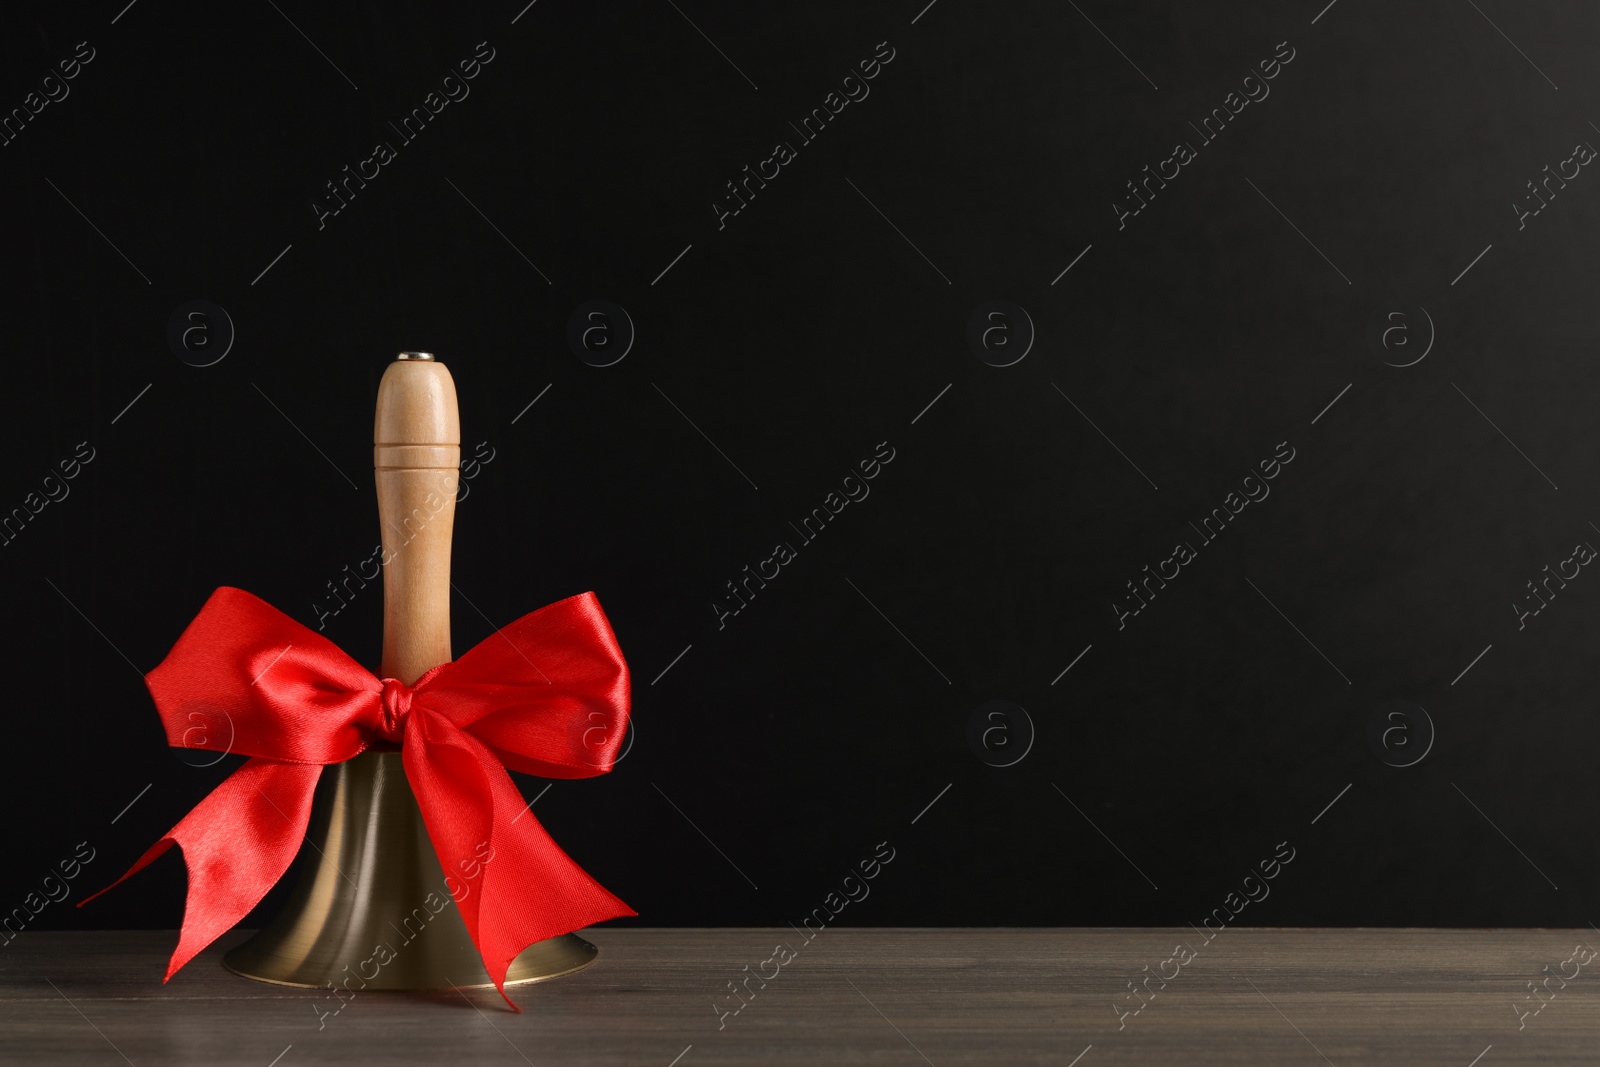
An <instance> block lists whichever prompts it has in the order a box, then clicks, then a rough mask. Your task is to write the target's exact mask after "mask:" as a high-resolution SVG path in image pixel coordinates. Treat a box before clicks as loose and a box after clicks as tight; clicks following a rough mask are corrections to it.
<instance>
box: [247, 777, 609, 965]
mask: <svg viewBox="0 0 1600 1067" xmlns="http://www.w3.org/2000/svg"><path fill="white" fill-rule="evenodd" d="M400 758H401V757H400V753H398V752H365V753H362V754H361V755H359V756H357V757H356V758H355V759H353V760H350V761H348V762H346V763H340V764H337V765H335V766H333V767H329V768H328V769H327V770H325V771H324V772H323V775H322V781H321V782H320V783H319V784H318V786H317V796H316V800H315V801H314V803H313V806H312V811H311V825H310V827H309V831H308V833H307V839H306V845H305V847H304V848H302V849H301V863H302V864H303V866H302V868H301V871H300V877H299V880H298V881H297V882H296V883H295V887H294V890H293V892H292V894H291V895H290V897H289V900H288V901H287V902H286V903H285V904H284V906H283V910H281V911H280V912H279V913H278V915H277V917H276V918H274V919H273V920H272V921H271V922H270V923H269V924H268V925H267V926H266V927H265V928H264V929H262V930H261V932H260V933H258V934H256V935H255V936H254V937H252V938H251V939H250V940H248V941H246V942H245V943H244V944H242V945H240V946H239V947H237V948H235V949H233V950H232V951H231V952H229V953H227V954H226V955H225V956H223V959H222V962H223V964H224V965H225V966H226V967H227V968H228V969H229V970H231V971H233V972H235V973H236V974H242V975H244V976H245V977H246V978H254V979H257V980H258V981H262V982H274V983H277V984H278V985H295V986H318V987H325V986H327V985H329V984H330V983H332V985H334V986H336V987H341V988H348V989H350V990H351V991H352V992H355V991H364V990H369V989H440V988H445V987H448V986H479V985H490V984H491V983H490V981H489V975H488V972H487V971H485V970H484V968H483V961H482V960H481V959H479V957H478V950H477V949H476V948H474V947H473V944H472V939H471V938H470V937H468V936H467V925H466V923H465V922H464V921H462V918H461V912H460V910H459V909H457V907H456V903H455V899H454V897H453V896H452V894H451V886H452V885H454V886H457V887H459V886H460V884H461V883H460V881H459V880H452V881H451V882H446V880H445V877H444V871H443V869H442V868H441V867H440V866H439V859H438V857H437V856H436V855H435V854H434V851H433V845H432V843H431V842H430V841H429V840H428V832H427V829H426V828H425V826H424V825H423V822H422V813H421V812H420V811H419V810H418V809H417V801H416V798H415V796H413V794H412V792H411V786H410V784H409V783H407V782H406V778H405V769H404V768H403V767H402V766H401V764H400ZM456 891H457V892H459V891H460V890H459V888H457V890H456ZM597 952H598V950H597V949H596V948H595V947H594V946H593V945H591V944H590V943H589V942H587V941H585V940H584V939H583V938H581V937H578V936H577V935H576V934H565V935H563V936H561V937H553V938H550V939H549V940H547V941H540V942H537V943H535V944H533V945H529V946H528V948H527V949H525V950H524V951H523V952H522V953H521V955H519V956H518V957H517V958H516V959H515V960H513V961H512V963H511V969H510V970H509V971H508V972H507V973H506V984H507V985H511V984H512V983H514V982H537V981H540V980H542V979H545V978H555V977H558V976H560V975H563V974H569V973H571V972H572V971H576V970H578V969H579V968H580V967H584V966H587V965H588V964H589V963H592V962H593V961H594V958H595V956H596V954H597Z"/></svg>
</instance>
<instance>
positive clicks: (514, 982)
mask: <svg viewBox="0 0 1600 1067" xmlns="http://www.w3.org/2000/svg"><path fill="white" fill-rule="evenodd" d="M558 939H560V940H570V941H575V942H577V943H578V945H581V946H583V948H585V949H588V953H589V954H588V958H587V959H585V960H583V961H582V962H581V963H578V964H575V965H573V966H571V967H567V968H565V969H563V970H559V971H549V972H547V973H544V974H535V975H530V976H528V977H526V978H510V977H508V978H507V979H506V980H505V982H504V984H505V985H506V986H525V985H533V984H534V983H536V982H547V981H549V980H550V979H552V978H564V977H566V976H567V975H569V974H575V973H577V972H578V971H581V970H583V969H584V968H585V967H588V966H590V965H592V964H593V963H594V962H595V961H596V960H598V959H599V958H600V949H599V948H598V947H597V946H596V945H595V944H594V942H592V941H588V940H586V939H585V938H582V937H579V936H578V935H577V934H560V935H557V937H555V938H547V939H546V941H554V940H558ZM546 941H535V942H534V943H533V944H532V945H529V946H528V948H534V947H535V946H538V945H542V944H545V943H546ZM238 947H243V946H238ZM235 951H237V949H229V950H228V951H227V952H225V953H223V955H222V967H223V969H224V970H226V971H228V972H229V973H230V974H236V975H238V976H239V977H240V978H245V979H248V980H250V981H252V982H264V983H266V984H267V985H276V986H285V987H288V988H290V989H326V988H327V984H326V983H323V982H295V981H291V980H289V979H286V978H271V977H268V976H266V975H263V974H252V973H251V972H249V971H245V970H241V969H239V968H238V967H236V966H235V965H234V964H232V963H230V962H229V961H228V957H230V956H232V955H233V954H234V952H235ZM523 951H524V952H526V951H527V949H524V950H523ZM512 966H516V960H515V959H513V960H512ZM508 973H509V972H508ZM493 988H495V984H494V983H493V982H459V983H456V982H452V983H451V984H450V985H416V986H390V987H386V988H369V989H363V990H362V992H363V993H427V992H437V991H439V990H444V989H493Z"/></svg>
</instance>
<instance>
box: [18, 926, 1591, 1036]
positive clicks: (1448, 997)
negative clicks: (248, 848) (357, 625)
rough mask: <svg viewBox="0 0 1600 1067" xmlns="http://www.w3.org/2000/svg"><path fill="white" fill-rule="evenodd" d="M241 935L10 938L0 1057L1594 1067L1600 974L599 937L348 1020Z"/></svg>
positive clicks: (1077, 943) (1444, 947)
mask: <svg viewBox="0 0 1600 1067" xmlns="http://www.w3.org/2000/svg"><path fill="white" fill-rule="evenodd" d="M243 936H244V935H243V933H242V932H239V931H235V932H233V933H230V934H229V935H228V936H226V937H224V938H223V939H222V940H221V941H219V942H218V945H217V946H213V948H211V949H209V950H207V951H206V952H205V953H204V954H202V955H201V956H200V957H198V958H197V959H196V960H195V961H194V962H193V963H191V964H190V965H189V966H188V967H187V968H185V969H184V970H183V971H182V972H180V973H179V974H178V975H177V977H175V978H174V979H173V980H172V982H171V983H170V984H168V985H166V986H163V985H162V984H161V974H162V972H163V970H164V967H165V964H166V959H167V956H168V954H169V953H170V952H171V950H172V948H173V946H174V945H175V943H176V934H174V933H170V932H168V933H156V932H128V931H115V932H111V931H107V932H75V933H23V934H21V935H20V936H18V937H17V938H16V939H15V940H14V941H12V942H11V943H10V944H9V945H6V946H5V947H4V948H3V949H0V1063H5V1064H27V1065H42V1067H43V1065H51V1064H68V1063H70V1064H75V1065H76V1064H84V1065H96V1064H106V1065H117V1064H121V1063H124V1062H127V1063H132V1064H136V1065H139V1067H145V1065H156V1064H206V1065H225V1064H226V1065H231V1064H241V1065H245V1067H270V1065H276V1067H299V1065H302V1064H332V1063H394V1064H463V1065H465V1064H473V1065H479V1064H485V1065H486V1064H507V1065H513V1067H517V1065H523V1064H528V1063H533V1064H538V1065H540V1067H545V1065H549V1064H629V1065H634V1064H645V1065H654V1067H668V1065H671V1064H677V1065H678V1067H702V1065H705V1064H758V1063H759V1064H790V1063H792V1064H816V1063H840V1064H886V1065H888V1064H907V1065H914V1064H922V1063H925V1062H926V1063H930V1064H935V1065H937V1067H953V1065H956V1064H1035V1063H1037V1064H1052V1065H1058V1067H1069V1065H1074V1064H1076V1065H1077V1067H1105V1065H1110V1064H1172V1065H1183V1064H1251V1065H1255V1067H1269V1065H1270V1067H1276V1065H1280V1064H1281V1065H1296V1064H1305V1065H1308V1067H1318V1065H1321V1064H1324V1063H1332V1064H1338V1065H1341V1067H1342V1065H1345V1064H1374V1063H1385V1064H1407V1065H1417V1067H1420V1065H1432V1064H1440V1065H1449V1067H1469V1065H1472V1064H1477V1065H1478V1067H1502V1065H1505V1064H1513V1063H1538V1064H1556V1063H1561V1064H1577V1063H1585V1064H1590V1063H1600V958H1592V963H1591V964H1590V965H1589V966H1588V967H1587V968H1584V967H1583V966H1582V964H1581V963H1579V962H1578V960H1581V959H1582V958H1583V956H1585V955H1589V953H1590V950H1588V949H1585V950H1584V952H1583V953H1581V954H1578V955H1576V956H1575V953H1574V949H1575V947H1576V946H1579V945H1588V944H1594V945H1597V946H1600V934H1596V932H1595V931H1594V930H1590V929H1583V930H1280V929H1268V928H1248V927H1241V928H1235V929H1228V930H1225V931H1224V932H1222V933H1221V934H1219V935H1217V936H1216V938H1215V940H1213V941H1212V942H1211V943H1209V944H1205V943H1203V940H1202V939H1201V938H1200V937H1197V936H1196V934H1195V932H1194V931H1193V930H1192V929H1180V930H1161V929H1026V930H1019V929H959V930H922V929H829V930H826V931H824V932H823V933H821V934H820V935H818V936H817V937H816V938H815V940H813V941H811V942H809V943H801V941H800V939H799V938H798V937H797V936H796V934H795V932H794V931H793V930H792V929H789V928H783V929H779V930H761V929H718V930H698V929H696V930H685V929H677V930H651V929H638V928H634V929H605V928H601V929H597V930H592V931H589V932H588V933H587V934H586V935H585V936H586V937H588V938H589V939H590V940H591V941H593V942H594V943H595V944H597V945H599V946H600V950H601V955H600V959H599V961H598V962H597V963H596V964H595V965H594V966H592V967H590V968H588V969H587V970H584V971H582V972H579V973H578V974H575V975H571V976H568V977H566V978H562V979H558V980H555V981H552V982H548V983H544V984H541V985H535V986H525V987H522V988H521V989H520V990H519V991H516V992H514V993H513V996H514V998H515V999H516V1000H517V1002H518V1003H519V1004H520V1005H521V1006H522V1007H523V1008H524V1011H523V1013H522V1014H520V1015H519V1014H514V1013H513V1012H511V1011H510V1010H509V1009H507V1008H506V1007H505V1006H504V1004H503V1003H502V1002H501V1001H500V999H499V997H498V996H497V995H495V993H494V992H493V991H492V990H488V991H484V990H471V991H467V992H462V991H441V992H434V993H421V994H406V993H362V994H358V995H356V996H354V997H353V998H352V999H351V1000H349V1002H348V1003H344V1004H343V1005H342V1008H341V1005H340V1003H339V1002H337V1001H335V1000H333V999H332V998H331V996H330V995H328V994H327V993H326V992H323V993H322V994H321V995H318V994H317V993H315V992H314V991H312V990H305V989H292V988H286V987H278V986H271V985H264V984H260V983H257V982H252V981H248V980H246V979H243V978H238V977H236V976H234V975H232V974H230V973H228V972H227V971H225V970H223V968H222V966H221V964H220V963H219V962H218V960H219V956H220V954H221V951H222V949H225V948H227V947H230V946H231V945H233V944H235V943H237V942H238V941H239V940H241V939H242V937H243ZM780 940H787V941H788V942H789V943H790V944H791V946H792V947H794V948H796V949H798V952H797V954H796V955H795V957H794V958H793V959H792V960H790V961H789V962H788V963H787V965H785V966H783V967H782V968H781V969H780V970H778V973H777V975H776V977H773V978H772V979H771V980H770V981H769V982H768V983H767V985H766V988H764V989H763V988H762V987H761V984H760V981H759V980H758V979H752V980H751V982H750V985H749V988H750V989H751V990H753V991H754V992H753V994H752V995H751V997H750V999H749V1002H748V1004H747V1005H746V1006H745V1007H744V1008H743V1009H742V1010H741V1011H740V1012H739V1014H737V1015H731V1014H730V1015H729V1016H727V1017H726V1018H725V1019H721V1020H719V1016H718V1013H717V1009H716V1008H715V1007H714V1004H717V1003H721V1004H723V1005H724V1007H725V1008H731V1007H732V1006H733V1004H734V1003H735V1002H734V1001H732V1000H730V999H728V998H729V996H730V994H729V990H728V987H727V984H726V983H728V982H730V981H734V980H739V979H743V978H744V977H745V975H746V974H748V973H753V972H756V971H758V970H761V969H764V970H765V971H766V973H767V974H772V973H773V971H774V969H775V968H777V964H776V963H766V964H765V965H764V966H763V964H764V961H766V960H768V959H769V958H770V957H772V954H773V947H774V945H775V944H776V943H777V942H778V941H780ZM1180 940H1182V941H1186V942H1187V944H1188V946H1189V948H1190V949H1191V950H1194V955H1193V956H1192V958H1190V959H1189V961H1188V962H1187V964H1184V965H1181V966H1180V965H1179V963H1178V962H1177V961H1176V960H1175V959H1173V948H1174V945H1176V944H1177V943H1178V942H1179V941H1180ZM1169 960H1172V962H1168V961H1169ZM1569 961H1571V962H1569ZM746 965H748V966H749V967H750V971H749V972H746V971H745V970H744V967H745V966H746ZM1146 965H1148V967H1149V970H1148V971H1146V970H1144V967H1145V966H1146ZM1546 966H1548V967H1549V970H1548V971H1547V970H1545V968H1546ZM1158 971H1160V972H1164V973H1165V974H1167V975H1169V976H1173V977H1171V978H1170V979H1169V980H1168V981H1167V985H1166V988H1165V989H1164V990H1163V989H1162V988H1161V982H1162V979H1161V978H1159V977H1156V978H1151V979H1150V980H1149V983H1148V988H1149V989H1150V990H1151V991H1152V992H1153V993H1154V995H1153V996H1150V997H1149V998H1148V1004H1147V1005H1146V1006H1145V1007H1144V1008H1143V1009H1142V1010H1141V1011H1140V1012H1139V1013H1138V1014H1136V1015H1133V1014H1129V1015H1125V1016H1121V1017H1120V1018H1119V1012H1123V1011H1128V1010H1130V1008H1131V1007H1134V1006H1137V1005H1138V1003H1139V1001H1136V1000H1134V998H1133V996H1132V994H1131V993H1129V989H1128V985H1127V983H1128V982H1130V981H1134V980H1143V979H1144V978H1145V976H1147V975H1150V974H1154V973H1156V972H1158ZM1562 972H1565V974H1567V975H1569V976H1572V977H1569V978H1566V979H1563V978H1561V977H1559V975H1560V974H1561V973H1562ZM1575 972H1576V973H1575ZM1550 975H1556V976H1557V977H1550V978H1548V981H1547V983H1546V985H1545V986H1543V987H1541V989H1548V990H1549V992H1541V996H1542V997H1543V1000H1535V999H1533V994H1532V993H1531V992H1530V990H1529V988H1528V985H1527V983H1529V982H1536V981H1541V980H1545V979H1547V977H1548V976H1550ZM1563 982H1564V983H1565V984H1564V986H1563ZM335 1008H340V1010H339V1011H338V1013H337V1014H331V1012H332V1011H333V1009H335ZM1534 1008H1539V1009H1540V1010H1539V1011H1538V1012H1537V1014H1534V1013H1532V1012H1533V1009H1534ZM1519 1011H1520V1012H1527V1013H1529V1014H1527V1015H1525V1016H1521V1015H1519ZM1519 1024H1520V1028H1519Z"/></svg>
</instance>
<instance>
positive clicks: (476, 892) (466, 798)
mask: <svg viewBox="0 0 1600 1067" xmlns="http://www.w3.org/2000/svg"><path fill="white" fill-rule="evenodd" d="M425 721H426V724H424V722H425ZM402 751H403V752H404V762H405V768H406V777H407V779H408V780H409V781H410V782H411V787H412V790H413V791H414V792H415V793H416V796H417V806H418V807H419V808H420V809H421V811H422V819H423V822H424V823H425V824H426V826H427V828H428V837H429V839H430V840H431V841H432V842H433V847H434V851H435V852H436V853H438V856H439V863H440V865H441V866H442V867H443V868H444V871H445V874H446V876H447V883H446V884H447V886H449V885H450V884H451V883H454V884H455V885H457V886H458V887H459V889H458V890H452V892H451V896H452V897H453V898H454V899H455V902H456V907H457V908H458V909H459V910H460V912H461V918H462V919H463V920H464V921H465V922H466V926H467V934H468V935H469V936H470V937H471V938H472V943H473V945H474V946H475V947H476V948H477V950H478V954H479V956H480V957H481V958H482V959H483V965H484V969H485V970H486V971H487V972H488V974H489V979H490V981H492V982H494V986H495V989H497V990H499V992H500V996H501V997H502V998H504V999H505V1002H506V1003H507V1004H508V1005H510V1006H511V1008H512V1010H513V1011H521V1010H522V1009H520V1008H518V1007H517V1006H516V1005H515V1004H514V1003H512V1001H511V998H510V997H508V996H506V990H505V980H506V972H507V971H508V970H509V969H510V967H511V961H512V960H514V959H516V957H517V955H518V953H520V952H521V951H522V950H523V949H525V948H527V947H528V946H529V945H531V944H533V943H534V942H536V941H543V940H545V939H547V938H551V937H559V936H560V935H562V934H568V933H571V932H572V931H574V930H579V929H582V928H583V927H585V926H592V925H593V924H595V923H598V922H604V921H605V920H607V919H615V918H617V917H619V916H623V915H636V914H638V913H637V912H635V911H634V910H633V909H632V908H630V907H628V905H626V904H624V903H623V902H622V901H621V900H619V899H618V898H617V897H615V896H613V895H612V894H611V893H610V892H609V891H608V890H607V889H606V888H605V887H604V886H602V885H601V884H600V883H599V882H597V881H595V880H594V878H593V877H592V876H590V874H589V872H587V871H585V870H584V869H583V868H582V867H580V866H578V865H577V864H576V863H575V862H573V860H572V858H571V857H569V856H568V855H567V854H566V853H565V852H564V851H562V849H561V847H560V846H559V845H557V844H556V843H555V841H554V840H552V839H551V837H550V835H549V834H548V833H546V832H545V830H544V827H542V826H540V825H539V822H538V820H537V819H535V818H534V816H533V813H532V812H531V811H528V810H527V808H526V805H525V804H524V802H523V799H522V794H521V793H519V792H518V791H517V787H516V785H515V784H513V783H512V781H511V776H510V775H509V774H507V773H506V769H505V767H504V766H503V765H502V764H501V763H500V761H499V760H498V759H497V758H496V757H495V755H494V753H493V752H492V751H490V749H489V748H488V746H486V745H484V744H483V743H482V742H481V741H479V740H478V739H476V738H474V737H473V736H471V735H470V734H467V733H465V732H463V731H461V730H458V729H457V728H455V727H454V726H453V725H452V724H450V723H449V722H448V721H446V720H444V719H443V718H442V717H438V716H434V715H426V714H424V715H413V716H412V717H411V719H410V721H409V722H408V723H407V729H406V739H405V744H404V746H403V748H402Z"/></svg>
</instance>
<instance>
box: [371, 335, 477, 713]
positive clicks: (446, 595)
mask: <svg viewBox="0 0 1600 1067" xmlns="http://www.w3.org/2000/svg"><path fill="white" fill-rule="evenodd" d="M372 440H373V449H372V462H373V466H374V467H375V468H376V476H377V482H378V522H379V525H380V526H381V527H382V531H383V665H382V667H381V668H380V669H379V674H380V676H381V677H384V678H398V679H399V680H400V681H402V682H404V683H405V684H406V685H411V684H413V683H414V682H415V681H416V680H417V679H418V678H420V677H421V676H422V675H423V674H425V673H426V672H427V671H429V670H431V669H432V668H434V667H437V666H438V665H439V664H441V663H446V662H449V660H450V658H451V657H450V538H451V533H452V531H453V528H454V526H455V517H456V487H457V484H458V482H459V479H460V476H461V419H460V415H459V413H458V412H457V409H456V385H455V382H454V381H453V380H452V379H451V378H450V372H449V370H447V369H446V368H445V366H444V364H442V363H436V362H434V360H433V357H432V356H431V355H428V354H427V353H422V352H402V353H401V354H400V356H399V357H398V358H397V359H396V360H395V361H394V362H393V363H391V364H390V365H389V369H388V370H386V371H384V372H383V380H382V381H381V382H379V383H378V413H377V419H376V420H375V424H374V426H373V437H372Z"/></svg>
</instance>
